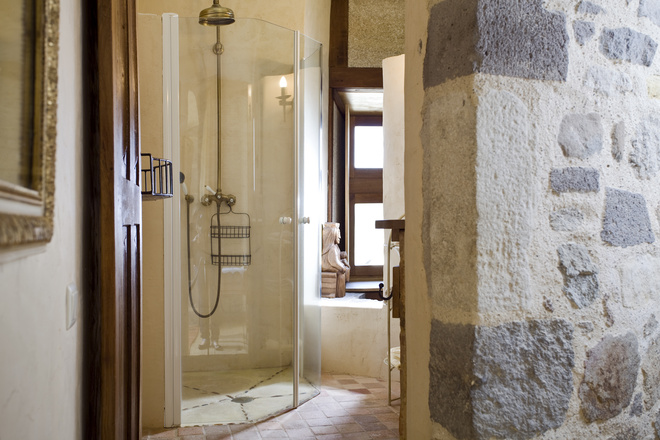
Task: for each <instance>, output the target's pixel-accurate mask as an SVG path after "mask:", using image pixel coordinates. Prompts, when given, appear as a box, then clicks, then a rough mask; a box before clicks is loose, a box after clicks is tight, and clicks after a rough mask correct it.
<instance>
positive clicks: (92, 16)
mask: <svg viewBox="0 0 660 440" xmlns="http://www.w3.org/2000/svg"><path fill="white" fill-rule="evenodd" d="M84 3H85V6H83V8H84V11H85V12H84V28H85V37H86V38H85V42H84V44H85V50H84V56H85V63H84V64H83V65H84V66H86V76H85V86H86V90H85V106H86V109H87V112H86V115H85V117H86V119H85V121H86V133H85V138H86V140H87V141H88V143H89V145H88V148H87V149H86V156H87V157H86V170H85V178H86V181H87V185H86V186H87V191H86V195H85V200H86V208H85V210H86V213H88V214H89V216H88V219H89V225H88V232H89V237H90V238H89V243H88V244H87V245H86V246H85V254H86V256H87V257H88V264H89V265H90V267H89V269H90V271H89V273H86V277H87V279H86V283H85V284H86V286H87V287H88V289H89V292H88V294H87V295H85V297H86V298H87V301H86V304H84V307H85V311H86V312H87V313H88V314H87V315H86V317H87V319H85V321H86V330H87V332H88V334H86V336H85V361H84V362H85V366H86V369H85V370H86V377H85V386H84V388H85V395H86V399H85V400H86V404H87V405H89V406H88V410H87V414H86V420H85V426H84V433H85V435H84V437H85V438H94V439H99V440H120V439H121V440H126V439H139V438H140V437H141V432H140V431H141V420H140V413H141V407H140V405H141V395H140V387H141V380H140V368H141V314H142V310H141V291H140V286H141V245H142V238H141V236H142V231H141V217H142V205H141V193H140V182H139V178H140V172H139V164H140V161H139V157H140V146H139V117H138V114H139V113H138V84H137V40H136V18H137V17H136V8H135V0H95V1H91V2H84ZM88 320H89V323H88V324H87V321H88Z"/></svg>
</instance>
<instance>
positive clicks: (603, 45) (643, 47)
mask: <svg viewBox="0 0 660 440" xmlns="http://www.w3.org/2000/svg"><path fill="white" fill-rule="evenodd" d="M657 48H658V43H656V42H655V40H653V38H651V37H649V36H648V35H645V34H642V33H639V32H636V31H634V30H632V29H630V28H617V29H607V28H606V29H604V30H603V33H602V34H601V36H600V51H601V52H602V53H603V55H605V56H606V57H607V58H609V59H611V60H621V61H628V62H631V63H633V64H641V65H643V66H647V67H648V66H650V65H651V64H652V63H653V57H655V51H656V49H657Z"/></svg>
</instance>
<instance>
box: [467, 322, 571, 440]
mask: <svg viewBox="0 0 660 440" xmlns="http://www.w3.org/2000/svg"><path fill="white" fill-rule="evenodd" d="M572 341H573V326H572V325H571V324H570V323H569V322H568V321H565V320H547V321H545V320H539V321H529V322H512V323H507V324H503V325H499V326H497V327H478V328H477V331H476V339H475V345H474V347H475V355H474V375H475V378H476V384H475V387H474V388H473V390H472V406H473V408H474V426H475V429H476V431H477V433H478V436H479V438H482V439H488V438H511V439H514V438H515V439H525V438H531V437H534V436H536V435H538V434H540V433H542V432H545V431H547V430H548V429H554V428H558V427H560V426H561V425H562V424H563V422H564V419H565V415H566V411H567V409H568V402H569V400H570V397H571V394H572V390H573V379H572V367H573V365H574V354H573V347H572Z"/></svg>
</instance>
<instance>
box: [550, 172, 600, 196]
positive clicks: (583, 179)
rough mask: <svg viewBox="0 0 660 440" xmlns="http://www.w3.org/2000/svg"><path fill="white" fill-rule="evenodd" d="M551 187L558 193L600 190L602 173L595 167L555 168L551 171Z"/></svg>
mask: <svg viewBox="0 0 660 440" xmlns="http://www.w3.org/2000/svg"><path fill="white" fill-rule="evenodd" d="M550 187H551V188H552V189H553V190H554V191H557V192H558V193H563V192H598V191H599V190H600V173H599V172H598V170H596V169H594V168H582V167H572V168H555V169H553V170H552V171H551V172H550Z"/></svg>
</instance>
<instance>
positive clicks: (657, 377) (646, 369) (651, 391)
mask: <svg viewBox="0 0 660 440" xmlns="http://www.w3.org/2000/svg"><path fill="white" fill-rule="evenodd" d="M658 366H660V336H656V337H655V338H653V340H651V342H650V343H649V347H648V349H647V350H646V355H645V356H644V360H643V361H642V372H643V373H644V374H643V377H644V393H646V399H645V402H644V403H645V404H646V408H648V409H650V408H652V407H653V406H654V405H655V404H656V402H657V401H658V399H660V368H658Z"/></svg>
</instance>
